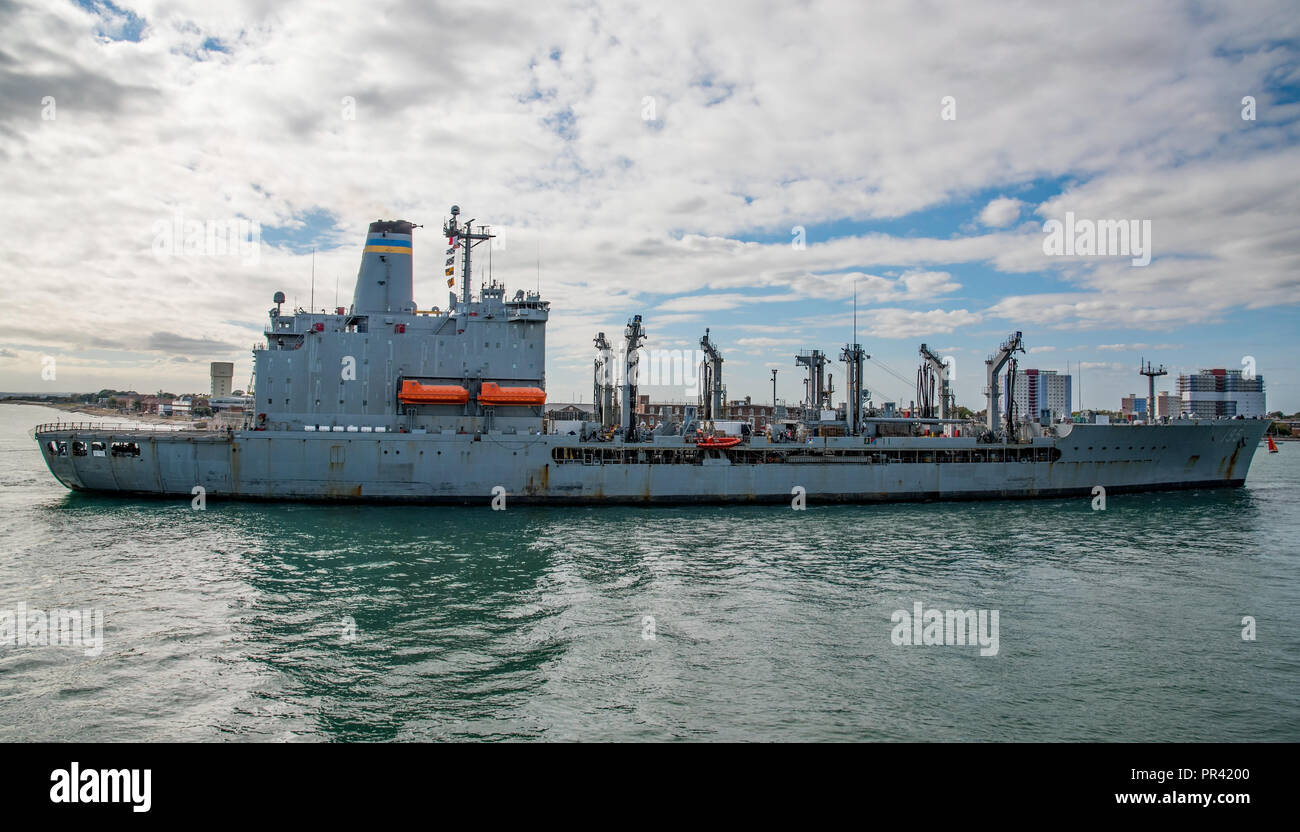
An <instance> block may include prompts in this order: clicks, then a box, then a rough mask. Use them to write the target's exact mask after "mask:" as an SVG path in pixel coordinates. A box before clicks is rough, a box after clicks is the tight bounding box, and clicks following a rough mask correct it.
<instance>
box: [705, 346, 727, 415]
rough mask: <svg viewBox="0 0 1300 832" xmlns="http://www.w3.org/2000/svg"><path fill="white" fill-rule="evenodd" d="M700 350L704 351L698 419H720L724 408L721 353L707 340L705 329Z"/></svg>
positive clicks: (724, 393)
mask: <svg viewBox="0 0 1300 832" xmlns="http://www.w3.org/2000/svg"><path fill="white" fill-rule="evenodd" d="M700 349H701V350H703V351H704V360H703V361H702V362H701V363H700V382H701V385H700V418H701V419H721V418H722V417H723V408H724V407H725V406H726V405H725V402H726V392H725V389H726V388H724V387H723V386H722V353H720V352H718V347H717V345H716V344H714V343H713V342H712V341H711V340H709V330H707V329H705V330H704V337H703V338H701V339H700Z"/></svg>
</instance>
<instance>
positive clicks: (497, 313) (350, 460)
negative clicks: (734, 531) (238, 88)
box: [35, 206, 1267, 504]
mask: <svg viewBox="0 0 1300 832" xmlns="http://www.w3.org/2000/svg"><path fill="white" fill-rule="evenodd" d="M459 214H460V211H459V209H458V208H456V207H455V206H453V208H452V210H451V215H450V217H449V218H448V219H447V220H446V222H445V223H444V225H443V229H442V231H443V235H444V238H445V239H446V241H447V245H446V252H445V255H446V269H445V274H446V276H447V277H448V288H449V292H448V296H447V304H446V306H445V307H442V308H438V307H433V308H428V309H420V308H418V306H417V304H416V302H415V297H414V284H413V268H412V258H413V254H414V243H415V235H416V232H417V230H418V229H419V228H420V226H417V225H415V224H413V223H411V222H408V221H404V220H381V221H376V222H373V223H371V224H370V226H369V228H368V230H367V234H366V238H365V242H364V246H363V251H362V256H361V267H360V269H359V272H358V275H357V282H356V287H355V291H354V294H353V298H352V303H351V305H350V306H349V307H339V308H336V309H335V310H334V312H333V313H323V312H318V311H312V310H302V309H297V310H294V311H293V312H291V313H287V314H286V313H285V312H284V310H283V304H284V295H283V293H281V292H277V293H275V296H274V299H273V303H274V304H275V306H274V308H272V309H271V310H270V312H269V324H268V326H267V329H266V341H265V344H264V345H261V346H260V347H259V348H258V349H256V350H254V389H253V394H252V395H253V396H254V402H255V404H254V408H253V411H252V413H251V414H250V418H249V422H248V423H247V424H246V425H245V426H244V428H243V429H241V430H225V431H199V430H180V431H156V430H132V429H112V428H106V427H103V426H92V425H75V424H74V425H64V424H58V425H43V426H41V427H39V428H38V429H37V430H36V434H35V435H36V438H37V440H38V442H39V443H40V447H41V451H42V454H43V455H44V457H45V459H46V462H47V464H48V465H49V468H50V470H51V472H52V473H53V474H54V475H55V476H56V477H57V478H58V479H59V480H60V481H61V482H63V483H64V484H65V485H66V486H68V487H69V488H72V489H75V490H86V491H103V492H116V493H129V494H150V495H184V496H186V497H187V498H188V497H189V495H191V494H193V493H196V491H195V490H196V489H199V488H201V489H202V490H203V492H204V493H205V494H206V495H208V496H211V497H214V498H222V497H226V498H249V499H273V500H338V499H351V500H377V501H409V502H429V503H435V502H455V503H484V504H486V503H487V502H488V501H490V500H491V499H492V498H493V497H494V496H497V495H501V494H505V495H509V497H511V498H513V499H516V500H522V501H531V502H550V503H600V502H624V503H626V502H637V503H679V502H719V503H725V502H788V501H789V500H790V499H791V495H792V493H793V494H799V493H801V492H802V494H803V495H804V496H805V497H806V499H807V500H808V501H809V502H810V503H815V502H816V501H819V500H820V501H824V502H830V501H837V502H840V501H850V502H867V501H887V500H929V499H976V498H996V497H1046V496H1068V495H1077V494H1088V495H1090V494H1092V493H1094V489H1095V488H1096V487H1097V486H1101V487H1103V488H1106V489H1108V490H1110V491H1132V490H1150V489H1169V488H1201V487H1220V486H1236V485H1241V484H1242V483H1243V482H1244V480H1245V476H1246V472H1247V470H1248V468H1249V466H1250V462H1251V459H1252V457H1253V455H1254V452H1255V448H1256V446H1257V445H1258V443H1259V441H1260V439H1261V437H1262V436H1263V434H1264V431H1265V429H1266V426H1267V422H1265V421H1263V420H1245V419H1233V420H1226V419H1225V420H1209V421H1206V420H1201V421H1196V420H1181V421H1180V420H1173V421H1167V422H1165V423H1160V424H1122V425H1119V424H1117V425H1107V424H1075V423H1073V422H1063V423H1056V424H1041V423H1040V422H1038V421H1037V420H1035V419H1034V418H1032V417H1030V416H1026V415H1025V414H1017V413H1015V412H1014V408H1013V407H1011V406H1010V403H1011V402H1013V401H1014V390H1013V389H1012V387H1011V385H1012V384H1013V383H1014V378H1015V375H1016V373H1015V355H1016V354H1017V353H1019V352H1023V349H1024V348H1023V338H1022V334H1021V333H1020V332H1016V333H1013V334H1012V335H1011V336H1010V337H1009V338H1008V339H1007V340H1006V342H1004V343H1003V344H1002V345H1001V346H1000V348H999V349H998V351H997V352H996V353H995V354H994V355H992V356H990V357H989V360H988V362H987V363H986V382H987V384H986V388H985V391H984V392H985V400H986V407H985V418H984V420H983V422H977V421H974V420H972V419H961V418H958V416H957V407H956V403H955V401H954V399H953V396H952V391H951V389H950V387H949V385H948V380H947V373H946V370H947V368H946V366H945V365H944V363H943V359H942V358H940V357H939V356H938V355H937V354H936V353H935V352H934V351H932V350H930V349H929V348H928V347H926V346H925V345H922V346H921V357H922V362H923V363H922V366H921V368H920V370H919V371H918V400H917V401H918V403H919V405H918V406H917V407H915V408H909V409H908V411H907V412H906V413H898V412H896V411H894V410H891V409H888V408H879V409H878V408H876V407H874V406H873V405H872V403H871V400H870V394H869V391H868V390H867V388H866V385H865V380H864V375H863V374H864V363H865V361H866V360H867V359H869V358H870V356H869V355H867V354H866V352H865V350H864V349H863V347H862V345H861V344H859V343H857V342H856V338H855V339H854V341H853V342H851V343H849V344H846V345H845V346H844V348H843V350H842V351H841V352H840V355H839V358H840V360H841V361H842V362H843V363H844V366H845V368H846V369H845V374H844V376H843V378H844V379H845V386H846V396H847V401H846V402H845V403H843V404H842V405H836V403H835V396H834V382H833V378H832V374H831V373H830V372H829V371H828V368H829V367H830V365H831V358H830V356H829V355H827V354H826V353H825V352H822V351H821V350H810V351H805V352H803V353H800V354H799V355H798V356H796V357H795V364H796V366H798V367H802V368H803V369H804V370H805V371H806V381H805V401H804V403H803V407H801V408H800V409H799V410H800V413H799V416H798V417H797V418H790V419H786V420H784V421H783V422H781V423H779V424H775V425H772V426H770V427H768V429H766V430H763V431H759V430H757V429H756V428H755V426H754V425H752V424H748V423H745V422H743V421H742V420H728V419H727V413H726V412H725V411H726V409H727V408H726V401H727V399H726V393H725V387H724V386H723V383H722V366H723V360H722V349H721V346H720V345H719V344H718V343H717V342H716V341H715V340H714V339H713V338H712V337H711V335H710V333H709V332H708V331H707V330H706V332H705V335H704V337H703V338H702V339H701V342H700V345H701V347H702V352H703V355H704V360H703V362H702V364H701V367H700V371H701V379H702V381H703V385H702V391H701V394H700V397H699V400H698V404H697V405H690V406H687V407H685V408H684V411H683V413H682V418H681V419H680V420H678V421H673V422H670V423H665V424H662V425H659V426H657V427H655V428H654V429H651V428H648V427H647V426H645V425H643V424H640V423H639V422H638V420H637V414H636V412H635V411H636V404H637V400H638V396H637V394H638V387H637V385H638V379H639V369H640V367H639V361H640V356H641V352H642V350H641V347H642V346H643V345H644V344H645V343H646V341H647V339H648V337H649V336H648V333H647V331H646V327H645V324H644V322H643V320H642V318H641V316H640V315H636V316H633V317H632V318H631V319H630V320H629V321H628V323H627V326H626V327H625V329H624V332H623V338H622V340H621V342H619V343H613V342H611V341H610V340H609V339H607V338H606V337H605V334H604V333H603V332H602V333H600V334H598V335H597V337H596V339H595V347H596V355H595V362H594V382H593V406H594V408H595V413H594V416H593V417H592V419H590V420H586V421H579V422H573V423H565V427H564V430H561V431H556V430H554V426H553V425H548V423H547V420H546V418H545V415H544V412H545V408H544V405H545V402H546V392H545V391H546V373H545V366H546V364H545V354H546V336H545V332H546V322H547V318H548V316H549V303H548V302H547V301H544V300H542V298H541V296H540V294H539V293H536V292H525V291H516V292H514V294H513V295H508V294H507V290H506V288H505V286H504V285H503V284H501V283H498V282H496V281H495V280H494V279H493V278H492V277H491V276H489V278H488V280H486V281H483V282H482V283H481V285H480V286H479V287H478V290H477V291H475V284H474V281H473V278H474V272H473V270H472V269H473V266H474V260H473V250H474V248H475V247H476V246H478V245H480V244H482V243H485V242H489V241H490V240H491V239H492V234H491V231H490V229H489V228H487V227H486V226H484V225H475V223H474V221H473V220H470V221H468V222H462V221H461V220H460V218H459ZM439 248H441V246H439ZM457 281H459V286H457V285H456V283H457ZM1004 370H1007V372H1006V374H1005V376H1003V371H1004ZM1004 378H1005V382H1004ZM1004 400H1005V401H1006V402H1007V403H1008V406H1007V407H1006V408H1005V409H1003V408H1002V407H1001V404H1000V403H1001V402H1002V401H1004ZM548 428H551V429H550V430H548Z"/></svg>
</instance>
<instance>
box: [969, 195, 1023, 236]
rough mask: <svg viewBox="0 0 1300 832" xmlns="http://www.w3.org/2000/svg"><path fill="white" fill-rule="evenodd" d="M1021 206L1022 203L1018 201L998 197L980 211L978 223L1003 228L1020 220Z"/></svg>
mask: <svg viewBox="0 0 1300 832" xmlns="http://www.w3.org/2000/svg"><path fill="white" fill-rule="evenodd" d="M1021 205H1024V203H1023V202H1021V201H1020V200H1018V199H1012V198H1011V197H1006V196H1003V197H998V198H997V199H995V200H993V201H992V202H990V203H989V204H988V205H985V206H984V210H983V211H980V222H982V223H983V224H984V225H988V226H992V227H993V228H1005V227H1006V226H1008V225H1011V223H1013V222H1015V221H1016V220H1017V219H1019V218H1020V206H1021Z"/></svg>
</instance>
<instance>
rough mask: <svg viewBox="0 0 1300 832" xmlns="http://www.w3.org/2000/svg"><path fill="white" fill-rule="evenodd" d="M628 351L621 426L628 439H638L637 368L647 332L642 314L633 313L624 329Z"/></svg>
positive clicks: (624, 364) (624, 365) (625, 364)
mask: <svg viewBox="0 0 1300 832" xmlns="http://www.w3.org/2000/svg"><path fill="white" fill-rule="evenodd" d="M623 338H624V340H625V341H626V342H627V352H626V354H625V356H624V359H623V361H624V363H623V401H622V406H621V407H620V409H619V414H618V415H619V427H620V429H621V433H622V434H623V438H624V439H626V440H627V441H629V442H630V441H633V440H635V439H636V399H637V395H636V394H637V369H638V365H639V363H640V359H641V344H643V343H644V342H645V339H646V333H645V330H644V329H643V328H642V327H641V316H640V315H633V316H632V320H630V321H628V322H627V327H626V328H625V329H624V330H623Z"/></svg>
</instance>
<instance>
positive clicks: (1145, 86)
mask: <svg viewBox="0 0 1300 832" xmlns="http://www.w3.org/2000/svg"><path fill="white" fill-rule="evenodd" d="M1049 6H1050V8H1049ZM0 32H3V35H0V183H2V184H3V199H0V222H3V226H4V228H5V231H6V233H5V234H4V237H3V241H2V242H0V286H2V287H3V292H4V295H3V296H4V299H5V302H6V307H7V308H8V309H9V310H10V322H9V324H8V325H6V326H5V327H4V328H3V330H0V390H10V391H32V390H50V391H64V390H97V389H100V388H102V387H115V388H122V389H125V388H134V389H138V390H141V391H146V390H156V389H159V388H166V389H168V390H172V391H175V392H183V391H203V390H206V388H207V362H209V361H212V360H233V361H236V362H237V366H236V379H237V384H239V383H246V380H247V378H248V376H249V372H250V368H251V358H250V354H249V351H250V349H251V347H252V345H253V344H254V343H255V342H256V341H258V340H259V339H260V338H261V332H262V327H263V324H264V322H265V320H266V318H265V316H266V311H267V309H268V308H269V307H270V305H271V304H270V300H271V296H272V294H273V293H274V292H275V291H276V290H283V291H284V292H285V293H286V295H288V297H289V301H290V303H291V304H293V303H296V304H299V305H303V306H306V305H308V303H309V298H310V297H311V293H312V287H311V272H312V248H313V247H315V248H316V256H315V271H316V282H315V301H316V306H317V307H333V306H334V305H335V301H334V298H335V287H336V285H337V286H338V287H339V289H338V296H339V298H340V300H339V302H340V303H343V304H346V303H347V302H348V299H350V297H351V285H352V281H353V280H354V278H355V275H356V271H357V266H358V263H359V260H360V247H361V243H362V240H363V234H364V231H365V228H366V224H367V223H368V222H369V221H371V220H373V219H377V218H404V219H409V220H411V221H414V222H417V223H424V224H426V225H427V226H428V228H427V230H423V231H417V232H416V289H417V295H418V298H419V301H420V306H421V307H422V308H426V307H429V306H434V305H445V304H446V291H447V290H446V286H445V283H444V282H443V278H442V274H441V272H442V265H443V264H442V250H441V249H442V244H443V241H440V240H439V239H438V237H437V231H436V230H435V229H436V228H437V226H438V225H439V224H440V223H441V222H442V220H443V218H444V216H445V214H446V211H447V208H448V206H450V205H451V204H452V203H457V204H459V205H460V206H462V209H463V211H464V217H474V218H477V219H479V220H480V221H486V222H491V223H493V225H494V227H495V230H496V231H497V232H498V233H499V234H501V243H502V244H501V245H500V246H499V247H498V248H497V249H496V250H494V251H493V252H492V259H493V264H492V268H493V274H494V276H495V277H497V278H498V279H499V280H504V281H505V283H506V284H507V286H508V287H509V288H510V289H511V291H513V289H514V288H533V287H535V286H536V284H537V283H538V281H539V262H540V283H541V288H542V291H543V294H544V295H545V296H546V297H547V298H548V299H549V300H551V301H552V303H553V307H552V308H553V314H552V317H551V324H550V329H549V332H548V334H549V350H548V362H549V364H548V387H549V389H550V391H551V396H552V399H557V400H568V399H570V398H578V397H581V398H582V399H583V400H584V401H589V400H590V367H591V359H592V356H593V351H592V346H591V339H592V337H593V335H594V334H595V332H596V331H597V330H604V331H605V332H607V333H610V334H611V335H612V334H613V333H616V332H621V328H622V325H623V324H624V323H625V322H626V320H627V318H628V316H630V315H631V314H633V313H640V314H642V315H643V316H644V317H645V322H646V328H647V330H648V331H649V333H650V336H651V338H650V342H649V344H648V346H651V347H658V348H663V349H674V348H677V349H688V348H693V347H695V346H696V344H697V342H698V340H699V337H700V335H702V334H703V331H704V328H705V327H706V326H709V327H711V328H712V333H711V336H712V338H713V340H714V341H715V342H717V343H718V344H719V345H720V346H721V348H722V350H723V352H724V355H725V357H726V362H727V363H726V379H727V383H728V388H729V394H730V396H731V397H732V398H738V397H741V396H744V395H746V394H750V395H753V396H754V397H755V399H757V400H760V401H768V400H769V399H770V396H771V383H770V368H773V367H776V368H779V369H780V373H779V374H778V387H779V395H780V396H781V397H782V398H790V399H796V398H798V397H799V395H800V392H799V373H798V371H797V370H796V369H795V367H794V364H793V355H794V354H795V353H796V352H797V351H799V350H800V349H806V348H812V347H819V348H822V349H824V350H826V351H827V352H832V353H833V355H835V356H838V352H839V348H840V346H842V345H843V344H844V343H845V342H846V341H848V340H849V339H850V337H851V334H852V328H853V318H854V315H853V300H852V298H853V291H854V287H855V286H856V288H857V295H858V313H857V326H858V332H859V339H860V340H861V341H862V343H863V344H864V346H865V347H866V349H867V352H868V353H870V354H871V355H872V356H873V359H872V361H871V362H868V378H867V381H868V386H869V387H871V388H872V390H873V391H874V392H875V394H876V395H875V398H876V400H877V401H883V400H895V401H904V402H905V401H907V400H909V399H911V398H913V397H914V393H913V389H912V385H913V379H914V377H915V371H916V364H917V357H916V350H917V346H918V345H919V344H920V343H921V342H926V343H928V344H929V345H930V346H931V347H933V348H936V349H938V350H940V351H942V352H943V353H945V354H950V355H952V356H953V357H954V360H955V365H956V388H957V393H958V398H959V401H961V402H962V403H964V404H967V405H970V406H972V407H973V408H975V409H979V408H980V407H981V406H982V402H981V401H980V390H981V387H982V386H983V360H984V358H985V357H986V355H987V354H988V353H989V352H991V351H992V350H993V349H994V348H995V347H996V346H997V344H998V343H999V342H1000V341H1002V340H1003V339H1004V338H1005V337H1006V336H1007V334H1008V333H1009V332H1011V331H1013V330H1022V331H1023V332H1024V337H1025V342H1026V343H1027V345H1028V346H1029V354H1028V356H1027V358H1026V359H1025V360H1024V361H1023V362H1022V365H1021V366H1030V367H1040V368H1043V369H1059V370H1062V371H1064V370H1065V369H1066V367H1067V365H1068V366H1069V367H1071V368H1072V369H1073V368H1076V367H1079V366H1082V372H1083V382H1082V387H1083V389H1082V393H1083V404H1084V405H1085V406H1089V407H1106V408H1117V407H1118V406H1119V397H1120V396H1121V395H1123V394H1124V393H1126V392H1129V391H1135V390H1140V389H1143V382H1144V380H1143V379H1142V378H1141V377H1140V376H1138V375H1137V373H1136V368H1137V364H1138V361H1139V359H1140V358H1141V357H1147V358H1151V359H1154V360H1155V361H1157V362H1163V363H1165V364H1167V365H1169V366H1170V368H1171V369H1172V370H1174V371H1175V372H1177V371H1179V370H1184V371H1185V370H1189V369H1195V368H1197V367H1229V368H1241V366H1242V361H1243V357H1245V356H1254V358H1255V360H1256V363H1257V367H1258V371H1259V372H1260V373H1261V374H1262V375H1263V376H1264V377H1265V380H1266V383H1267V386H1268V393H1269V397H1268V403H1269V407H1270V408H1281V409H1284V410H1286V411H1288V412H1291V411H1295V410H1300V372H1298V371H1297V369H1296V360H1295V342H1296V335H1297V330H1298V329H1300V328H1298V327H1297V323H1298V322H1300V316H1298V315H1297V312H1298V311H1300V310H1298V309H1297V302H1298V301H1300V223H1298V222H1297V217H1300V210H1298V209H1300V195H1298V192H1297V184H1300V145H1298V143H1297V136H1298V134H1300V14H1297V13H1296V6H1295V3H1294V2H1278V3H1270V2H1258V1H1257V0H1252V2H1247V3H1230V4H1222V5H1220V4H1215V3H1173V2H1149V3H1141V4H1135V3H1131V2H1121V3H1115V4H1113V5H1112V4H1108V3H1095V2H1094V3H1088V4H1043V3H1038V2H1035V3H1023V4H1022V3H999V4H996V5H990V6H984V5H983V4H979V3H972V2H954V3H951V4H945V3H930V2H910V3H871V4H868V3H857V2H849V1H848V0H843V2H827V3H818V2H779V3H770V4H764V3H755V2H747V3H739V2H715V3H683V4H645V3H630V2H629V3H613V2H608V3H607V2H578V3H559V2H555V3H544V4H543V3H501V4H490V3H456V4H449V3H430V2H414V1H412V2H383V1H382V0H378V1H377V2H369V3H327V2H315V1H314V2H310V3H306V2H303V3H299V2H293V0H275V1H274V2H272V1H271V0H264V1H263V0H235V2H225V1H223V2H219V3H213V2H210V1H205V2H189V0H119V2H117V3H116V4H114V3H111V2H107V0H81V2H73V0H41V2H35V3H32V2H27V0H0ZM1247 97H1249V98H1247ZM1244 99H1245V100H1246V102H1245V103H1244V102H1243V100H1244ZM1250 102H1253V103H1250ZM1243 116H1247V117H1243ZM1067 212H1070V213H1072V214H1073V215H1074V216H1075V217H1076V218H1082V219H1093V220H1137V221H1140V222H1149V223H1150V228H1151V240H1150V247H1151V252H1152V256H1151V261H1150V264H1149V265H1146V266H1135V265H1133V263H1132V258H1130V257H1126V256H1114V255H1109V254H1107V255H1101V254H1098V255H1092V256H1087V255H1074V256H1055V255H1048V254H1046V253H1045V250H1044V238H1045V236H1046V235H1045V234H1044V230H1043V229H1044V223H1045V221H1047V220H1051V219H1060V220H1064V219H1065V216H1066V214H1067ZM178 215H179V216H180V217H182V218H183V219H184V220H186V221H191V220H196V221H199V222H203V223H214V222H223V221H227V220H236V219H244V220H248V221H250V222H256V223H258V224H259V225H260V228H261V246H260V248H259V249H258V251H257V256H256V257H255V258H250V257H247V256H244V257H241V256H239V255H233V256H230V255H227V256H220V255H213V254H202V255H187V254H185V253H184V252H183V251H181V252H180V253H177V254H172V253H171V252H168V251H163V252H161V253H160V252H158V251H155V249H156V246H155V243H156V242H157V237H158V234H159V229H160V228H162V227H164V226H167V225H170V224H171V223H172V222H173V220H174V218H176V217H177V216H178ZM800 239H802V240H804V241H806V245H803V246H799V245H798V243H799V242H800ZM254 261H255V262H254ZM47 357H50V358H53V359H54V361H55V366H56V367H57V376H56V378H55V379H54V380H43V379H42V369H43V367H45V366H46V365H47V364H48V362H47V361H46V358H47ZM832 372H833V373H834V375H835V378H836V381H837V386H838V385H839V379H840V378H841V376H842V367H841V365H838V364H837V365H836V366H835V367H834V368H833V370H832ZM1167 383H1168V381H1167V380H1166V384H1167ZM1077 392H1078V384H1077V382H1076V394H1077ZM1078 404H1079V402H1078V400H1077V399H1076V406H1078Z"/></svg>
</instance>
